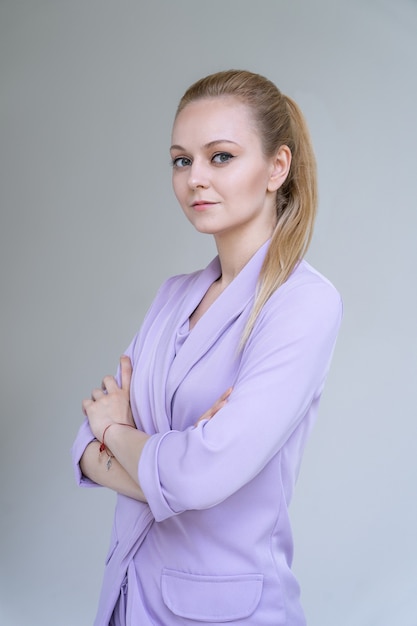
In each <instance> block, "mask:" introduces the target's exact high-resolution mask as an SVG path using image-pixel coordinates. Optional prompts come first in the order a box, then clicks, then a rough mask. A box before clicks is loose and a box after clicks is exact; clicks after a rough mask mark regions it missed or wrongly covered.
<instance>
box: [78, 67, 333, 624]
mask: <svg viewBox="0 0 417 626" xmlns="http://www.w3.org/2000/svg"><path fill="white" fill-rule="evenodd" d="M171 158H172V166H173V187H174V191H175V194H176V197H177V199H178V201H179V203H180V205H181V207H182V209H183V211H184V213H185V215H186V217H187V218H188V219H189V220H190V222H191V223H192V224H193V225H194V226H195V228H196V229H197V230H198V231H199V232H202V233H207V234H211V235H213V236H214V238H215V242H216V246H217V251H218V256H217V257H216V258H215V259H214V260H213V261H212V262H211V263H210V264H209V265H208V267H207V268H206V269H204V270H202V271H197V272H194V273H192V274H189V275H182V276H176V277H173V278H171V279H169V280H168V281H167V282H166V283H165V284H164V285H163V286H162V287H161V289H160V291H159V293H158V294H157V296H156V298H155V301H154V302H153V304H152V306H151V308H150V310H149V312H148V314H147V316H146V318H145V320H144V323H143V326H142V328H141V330H140V332H139V333H138V335H137V336H136V337H135V339H134V340H133V342H132V344H131V345H130V347H129V349H128V350H127V352H126V354H125V355H124V356H123V357H122V358H121V363H120V369H119V374H118V376H117V378H116V379H114V378H113V377H111V376H107V377H105V378H104V380H103V384H102V388H101V389H95V390H93V392H92V396H91V398H90V399H87V400H84V402H83V410H84V413H85V415H86V421H85V423H84V424H83V426H82V427H81V429H80V432H79V434H78V437H77V439H76V442H75V444H74V448H73V456H74V463H75V466H76V471H77V475H78V479H79V482H80V484H84V485H97V484H99V485H103V486H105V487H108V488H110V489H114V490H115V491H116V492H117V493H118V499H117V505H116V511H115V521H114V526H113V534H112V541H111V548H110V552H109V556H108V559H107V563H106V571H105V577H104V582H103V589H102V594H101V598H100V605H99V610H98V615H97V618H96V624H97V625H99V626H103V625H107V624H132V625H133V624H140V625H141V626H145V625H149V626H150V625H153V626H155V625H158V626H162V625H164V626H171V625H178V624H189V625H190V626H191V625H193V624H194V625H197V624H201V623H208V624H216V623H224V622H226V623H233V624H253V625H255V626H267V625H271V626H272V625H273V626H278V625H284V624H285V625H287V626H301V625H302V624H305V618H304V616H303V612H302V609H301V606H300V602H299V587H298V584H297V582H296V580H295V578H294V576H293V574H292V572H291V561H292V550H293V549H292V537H291V529H290V524H289V518H288V504H289V501H290V499H291V495H292V492H293V487H294V483H295V479H296V476H297V473H298V470H299V465H300V461H301V456H302V452H303V448H304V444H305V441H306V438H307V436H308V434H309V432H310V429H311V427H312V425H313V422H314V420H315V417H316V413H317V408H318V403H319V399H320V396H321V393H322V390H323V386H324V381H325V378H326V375H327V372H328V369H329V365H330V360H331V355H332V352H333V348H334V344H335V340H336V335H337V332H338V329H339V325H340V319H341V302H340V297H339V295H338V293H337V291H336V290H335V289H334V287H333V286H332V285H331V284H330V283H329V282H328V281H327V280H326V279H325V278H324V277H322V276H321V275H320V274H319V273H318V272H317V271H315V270H314V269H313V268H312V267H311V266H310V265H309V264H307V263H306V262H305V261H304V260H303V255H304V253H305V251H306V248H307V246H308V243H309V241H310V237H311V233H312V228H313V222H314V217H315V212H316V198H317V190H316V171H315V161H314V155H313V151H312V148H311V144H310V139H309V136H308V131H307V128H306V125H305V122H304V120H303V117H302V115H301V113H300V111H299V109H298V107H297V106H296V104H295V103H294V102H293V101H292V100H290V99H289V98H288V97H286V96H284V95H282V94H281V93H280V92H279V90H278V89H277V88H276V87H275V85H273V84H272V83H271V82H270V81H268V80H267V79H265V78H263V77H262V76H259V75H257V74H252V73H250V72H246V71H227V72H220V73H217V74H214V75H211V76H208V77H206V78H203V79H202V80H200V81H198V82H197V83H195V84H194V85H192V86H191V87H190V88H189V89H188V90H187V92H186V93H185V95H184V96H183V98H182V100H181V102H180V104H179V107H178V111H177V114H176V118H175V122H174V126H173V133H172V146H171Z"/></svg>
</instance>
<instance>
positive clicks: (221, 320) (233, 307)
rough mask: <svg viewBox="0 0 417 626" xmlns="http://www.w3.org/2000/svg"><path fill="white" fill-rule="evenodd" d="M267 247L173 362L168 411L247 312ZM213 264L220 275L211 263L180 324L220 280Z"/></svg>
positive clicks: (204, 318) (205, 317)
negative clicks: (194, 371) (187, 381)
mask: <svg viewBox="0 0 417 626" xmlns="http://www.w3.org/2000/svg"><path fill="white" fill-rule="evenodd" d="M268 244H269V242H267V243H266V244H264V245H263V246H262V247H261V248H260V249H259V250H258V251H257V252H256V253H255V255H254V256H253V257H252V258H251V259H250V260H249V262H248V263H247V264H246V265H245V267H244V268H243V269H242V270H241V272H240V273H239V274H238V275H237V276H236V278H235V279H234V280H233V281H232V282H231V283H230V285H229V286H228V287H227V289H225V290H224V291H223V293H222V294H221V295H220V296H219V297H218V298H217V300H215V302H213V304H212V305H211V306H210V308H209V309H208V310H207V311H206V312H205V313H204V315H203V316H202V317H201V319H200V320H199V321H198V322H197V324H196V325H195V327H194V328H193V330H192V331H191V332H190V334H189V336H188V337H187V339H186V341H185V342H184V344H183V346H182V348H181V350H180V351H179V353H178V355H177V356H176V358H175V359H174V360H173V362H172V365H171V368H170V371H169V376H168V377H167V387H166V405H167V408H168V407H170V405H171V400H172V397H173V395H174V393H175V391H176V389H177V388H178V386H179V385H180V384H181V382H182V381H183V380H184V378H185V376H186V375H187V373H188V372H189V371H190V369H191V368H192V367H193V365H194V364H195V363H196V362H197V361H198V360H199V359H200V358H201V357H202V356H203V355H204V354H205V353H206V352H207V351H208V350H209V349H210V348H211V346H213V345H214V344H215V343H216V342H217V341H218V339H219V337H221V335H222V334H223V333H224V331H225V330H226V329H227V328H228V327H229V326H230V325H231V324H233V322H234V321H235V320H236V319H237V318H238V317H239V316H240V315H241V314H242V312H243V311H244V310H245V309H247V308H248V305H250V304H251V303H252V302H253V299H254V296H255V292H256V287H257V282H258V277H259V272H260V270H261V267H262V263H263V260H264V258H265V254H266V250H267V247H268ZM214 261H217V271H213V269H214V268H213V267H211V266H213V263H214V262H212V263H211V264H210V266H209V267H211V272H209V273H208V274H206V273H205V272H206V270H205V271H204V272H203V274H202V276H201V278H202V280H201V283H199V285H198V286H199V287H200V288H199V289H196V290H195V292H194V293H193V294H192V296H191V297H190V304H189V306H187V307H186V308H185V309H184V311H183V315H182V316H181V320H182V321H181V323H184V321H185V320H186V319H188V318H189V316H190V315H191V313H192V312H193V311H194V309H195V308H196V307H197V306H198V304H199V303H200V301H201V300H202V298H203V296H204V294H205V293H206V291H207V289H208V288H209V287H210V285H211V284H212V283H213V282H214V280H216V279H217V278H218V277H219V275H220V264H219V261H218V259H215V260H214ZM214 267H216V266H214ZM207 269H208V268H207ZM178 328H179V326H177V327H176V329H172V330H173V332H174V340H175V333H176V331H177V329H178Z"/></svg>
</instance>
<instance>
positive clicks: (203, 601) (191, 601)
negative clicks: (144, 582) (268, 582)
mask: <svg viewBox="0 0 417 626" xmlns="http://www.w3.org/2000/svg"><path fill="white" fill-rule="evenodd" d="M262 586H263V575H262V574H237V575H235V576H200V575H195V574H186V573H185V572H178V571H175V570H171V569H167V568H164V569H163V570H162V580H161V589H162V598H163V600H164V602H165V605H166V606H167V607H168V608H169V609H170V610H171V611H172V613H174V614H175V615H177V616H178V617H185V618H188V619H193V620H196V621H200V622H212V623H216V622H231V621H233V620H236V619H243V618H245V617H249V615H252V613H253V612H254V611H255V609H256V607H257V606H258V604H259V600H260V599H261V594H262Z"/></svg>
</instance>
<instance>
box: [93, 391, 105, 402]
mask: <svg viewBox="0 0 417 626" xmlns="http://www.w3.org/2000/svg"><path fill="white" fill-rule="evenodd" d="M104 395H105V394H104V391H103V390H102V389H93V391H92V392H91V399H92V400H98V399H99V398H102V397H103V396H104Z"/></svg>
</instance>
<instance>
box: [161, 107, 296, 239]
mask: <svg viewBox="0 0 417 626" xmlns="http://www.w3.org/2000/svg"><path fill="white" fill-rule="evenodd" d="M171 158H172V166H173V174H172V180H173V188H174V192H175V195H176V197H177V199H178V201H179V203H180V205H181V207H182V209H183V211H184V213H185V215H186V216H187V218H188V219H189V220H190V222H191V223H192V224H193V225H194V226H195V228H196V229H197V230H198V231H200V232H203V233H210V234H213V235H215V236H216V237H220V236H225V235H230V234H238V235H242V236H245V235H249V236H251V237H256V238H263V240H264V241H266V239H267V238H268V237H270V236H271V234H272V230H273V228H274V226H275V222H276V217H275V216H276V213H275V196H276V190H277V188H278V187H279V186H280V184H282V182H283V181H282V182H280V180H281V179H280V178H279V176H280V175H281V177H282V176H284V174H283V173H282V170H283V166H282V163H281V162H279V163H278V162H277V159H276V158H275V157H274V158H271V159H267V158H266V157H265V156H264V154H263V152H262V146H261V141H260V138H259V135H258V133H257V131H256V128H255V125H254V122H253V120H252V116H251V111H250V109H249V108H248V106H246V105H245V104H243V103H241V102H240V101H239V100H237V99H236V98H233V97H229V96H228V97H221V98H207V99H202V100H197V101H194V102H191V103H190V104H188V105H187V106H186V107H185V108H184V109H183V110H182V111H181V112H180V113H179V114H178V116H177V118H176V120H175V123H174V127H173V133H172V146H171ZM278 170H279V171H278ZM285 175H286V174H285ZM278 179H279V180H278ZM284 179H285V176H284Z"/></svg>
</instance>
